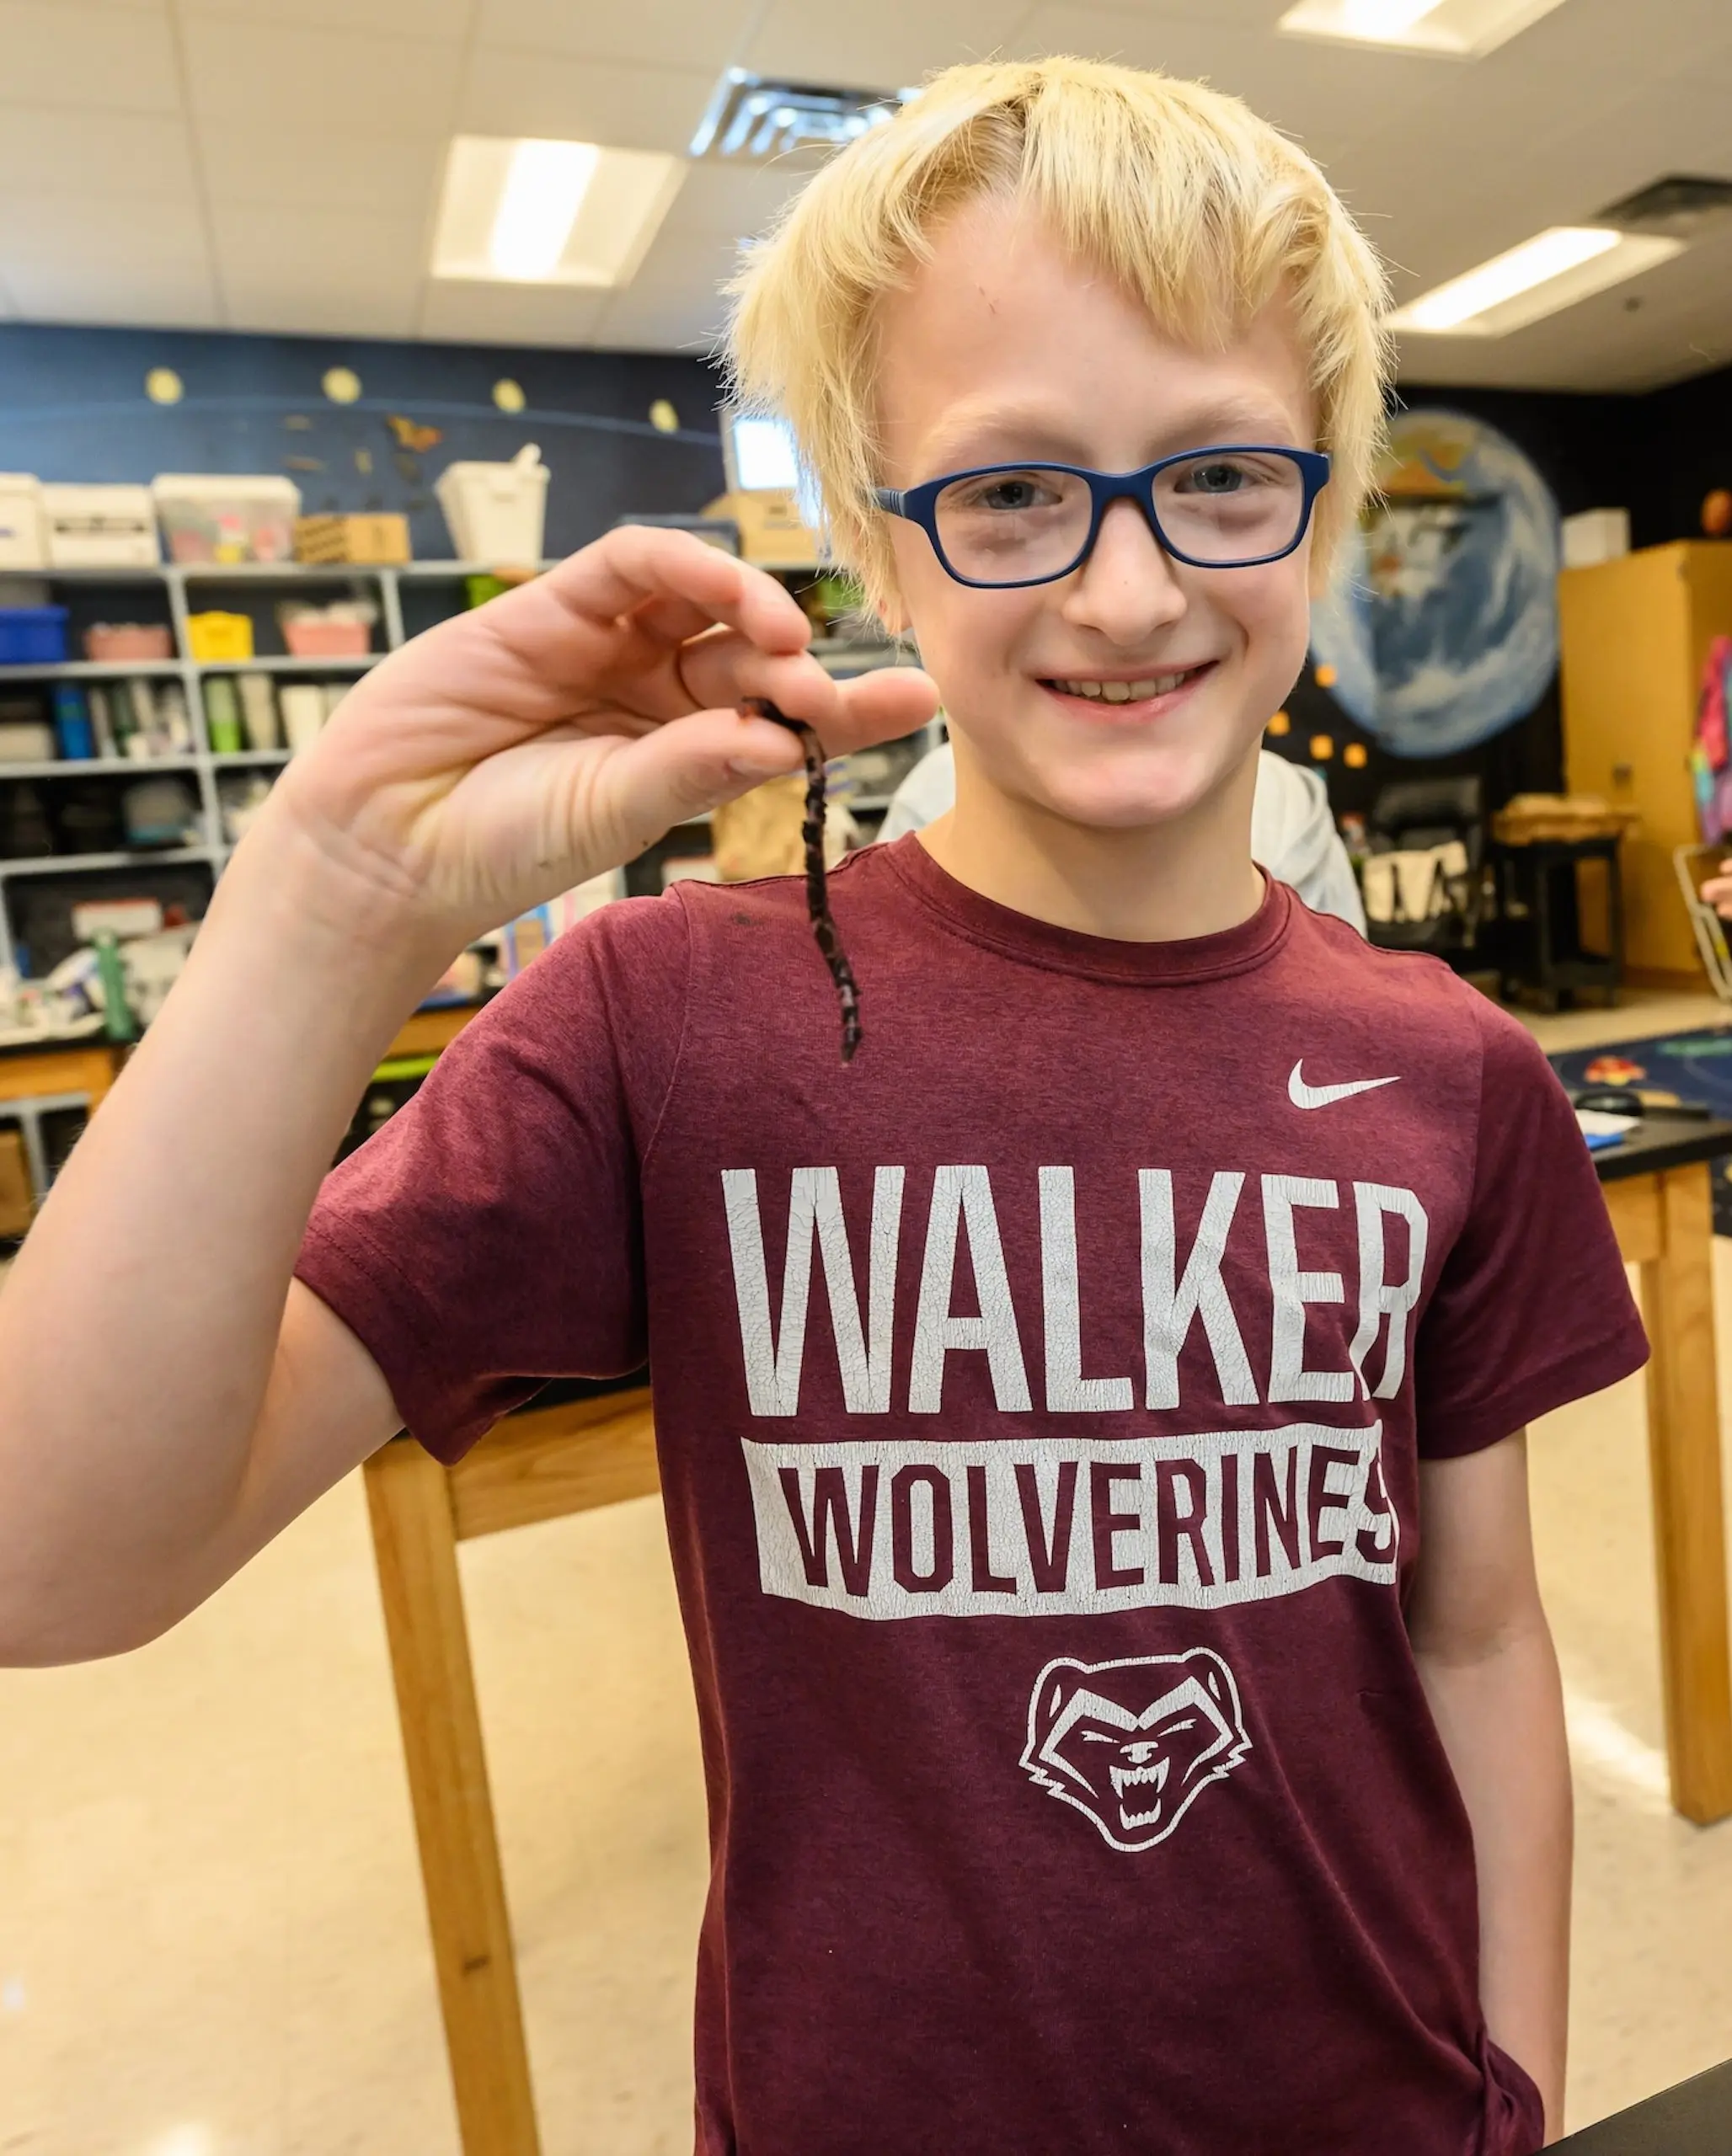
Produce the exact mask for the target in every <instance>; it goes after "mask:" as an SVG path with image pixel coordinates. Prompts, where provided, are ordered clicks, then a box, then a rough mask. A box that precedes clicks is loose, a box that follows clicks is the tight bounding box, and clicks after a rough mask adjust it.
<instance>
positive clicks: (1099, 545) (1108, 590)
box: [1064, 501, 1186, 644]
mask: <svg viewBox="0 0 1732 2156" xmlns="http://www.w3.org/2000/svg"><path fill="white" fill-rule="evenodd" d="M1185 605H1186V601H1185V595H1184V590H1183V589H1182V588H1181V586H1180V584H1179V580H1178V579H1177V578H1176V577H1175V576H1174V575H1173V564H1172V563H1171V562H1170V561H1169V560H1168V558H1167V555H1166V553H1165V552H1164V551H1163V548H1162V546H1161V542H1159V540H1157V538H1156V536H1155V535H1154V531H1153V528H1152V526H1151V525H1150V523H1149V520H1148V519H1147V516H1146V515H1144V514H1143V512H1142V510H1141V509H1140V508H1139V507H1138V506H1137V504H1136V503H1135V502H1132V501H1117V502H1115V503H1113V504H1112V505H1111V506H1110V507H1109V510H1107V513H1106V515H1104V517H1103V518H1102V519H1101V526H1100V530H1099V532H1098V533H1097V534H1096V536H1095V542H1094V551H1093V552H1092V553H1091V554H1090V555H1089V557H1088V560H1087V561H1086V562H1084V563H1083V566H1082V568H1081V569H1080V570H1079V571H1078V572H1077V575H1076V577H1075V579H1073V580H1072V583H1071V585H1070V589H1069V590H1067V591H1066V594H1065V601H1064V614H1065V618H1066V621H1068V622H1072V623H1074V624H1075V625H1076V626H1077V627H1079V628H1090V629H1095V630H1098V631H1099V632H1100V634H1101V635H1102V636H1104V637H1106V638H1109V640H1110V641H1111V642H1112V643H1120V644H1135V643H1146V642H1147V639H1148V637H1149V634H1150V632H1152V631H1153V630H1156V629H1163V628H1166V627H1168V626H1169V625H1170V624H1171V623H1173V622H1176V621H1178V620H1179V618H1180V616H1182V615H1183V614H1184V610H1185Z"/></svg>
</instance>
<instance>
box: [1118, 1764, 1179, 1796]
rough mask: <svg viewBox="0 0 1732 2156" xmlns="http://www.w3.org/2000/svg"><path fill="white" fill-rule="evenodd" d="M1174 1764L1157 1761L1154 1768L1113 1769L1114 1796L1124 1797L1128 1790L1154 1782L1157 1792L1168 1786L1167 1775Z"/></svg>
mask: <svg viewBox="0 0 1732 2156" xmlns="http://www.w3.org/2000/svg"><path fill="white" fill-rule="evenodd" d="M1172 1764H1173V1762H1172V1761H1171V1760H1170V1759H1157V1760H1156V1761H1155V1763H1154V1764H1153V1765H1152V1767H1115V1768H1114V1769H1112V1777H1113V1794H1114V1795H1115V1796H1120V1797H1122V1796H1124V1794H1125V1790H1127V1789H1136V1788H1139V1787H1141V1786H1143V1785H1146V1784H1147V1783H1150V1782H1152V1783H1153V1784H1154V1785H1155V1787H1156V1789H1157V1790H1162V1789H1164V1788H1165V1787H1166V1785H1167V1774H1168V1769H1169V1768H1170V1767H1171V1766H1172Z"/></svg>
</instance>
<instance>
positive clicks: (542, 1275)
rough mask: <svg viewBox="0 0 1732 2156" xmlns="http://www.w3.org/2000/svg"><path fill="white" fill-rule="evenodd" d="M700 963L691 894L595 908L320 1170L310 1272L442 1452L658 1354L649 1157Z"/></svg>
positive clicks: (314, 1285) (300, 1273) (403, 1408)
mask: <svg viewBox="0 0 1732 2156" xmlns="http://www.w3.org/2000/svg"><path fill="white" fill-rule="evenodd" d="M688 963H689V937H688V933H687V925H686V917H685V913H684V910H683V907H682V905H681V904H680V902H679V901H678V899H676V898H675V897H673V896H670V897H669V898H667V899H633V900H628V901H625V902H624V903H622V904H618V905H611V906H608V907H606V908H604V909H603V910H601V912H599V913H597V914H595V915H591V917H590V918H589V919H588V920H587V921H582V922H580V923H579V924H578V925H577V926H575V927H574V928H572V929H570V930H569V931H567V932H566V934H564V936H562V937H560V938H559V940H558V942H555V943H554V944H553V946H552V947H550V948H549V949H548V951H547V952H546V953H544V954H543V956H542V957H541V958H537V960H536V962H535V963H534V964H533V965H532V966H530V967H529V968H528V969H527V970H526V971H525V972H524V973H523V974H521V975H520V976H519V978H518V979H516V981H514V982H513V983H512V984H511V986H510V987H509V988H507V989H506V990H505V991H504V993H503V994H501V995H499V996H498V997H496V998H495V999H494V1001H493V1002H492V1003H490V1004H489V1006H488V1007H487V1009H486V1010H485V1011H483V1012H482V1013H481V1014H480V1015H479V1016H478V1017H476V1018H475V1019H473V1020H472V1021H471V1022H470V1023H469V1024H468V1026H467V1027H465V1028H464V1029H463V1031H462V1033H460V1034H459V1035H458V1036H457V1039H456V1040H455V1041H454V1042H453V1043H452V1045H451V1046H450V1047H449V1048H448V1049H446V1051H445V1053H444V1054H442V1055H441V1058H440V1059H439V1061H438V1063H437V1065H436V1066H435V1068H434V1070H433V1071H432V1072H431V1074H430V1076H429V1077H428V1079H427V1081H426V1082H425V1084H424V1085H423V1086H422V1087H421V1088H420V1091H419V1092H418V1093H417V1094H416V1095H415V1097H414V1099H413V1100H411V1101H410V1102H408V1104H407V1105H406V1106H404V1107H402V1108H400V1109H399V1110H398V1113H396V1114H395V1115H394V1116H393V1117H392V1118H391V1119H390V1121H389V1122H388V1123H386V1124H385V1125H384V1127H383V1128H382V1129H381V1130H380V1131H378V1132H377V1134H376V1135H375V1136H374V1137H372V1138H371V1139H368V1141H367V1143H366V1145H363V1146H361V1148H360V1149H359V1150H358V1151H356V1152H355V1153H354V1154H352V1155H350V1158H349V1159H348V1160H346V1161H344V1162H343V1163H342V1164H341V1165H340V1166H339V1167H337V1168H335V1169H334V1170H333V1171H332V1172H331V1173H330V1175H329V1176H328V1177H326V1178H325V1181H324V1183H323V1187H322V1188H321V1190H320V1192H319V1195H318V1202H317V1203H316V1204H315V1206H314V1208H313V1217H312V1219H311V1220H310V1221H309V1222H308V1224H307V1233H306V1237H305V1240H304V1241H303V1243H302V1249H301V1254H300V1257H298V1259H297V1262H296V1267H295V1271H296V1273H297V1277H298V1278H300V1279H302V1281H304V1282H305V1283H306V1284H307V1286H308V1287H309V1288H311V1289H313V1293H314V1294H316V1295H318V1297H319V1299H321V1300H322V1301H323V1302H325V1303H327V1304H329V1306H330V1307H331V1309H333V1310H334V1311H335V1312H336V1313H337V1315H339V1317H340V1318H341V1319H342V1320H343V1321H344V1323H345V1325H347V1326H349V1328H350V1331H353V1332H354V1333H355V1335H356V1336H357V1337H358V1338H359V1339H360V1340H361V1342H362V1344H363V1345H364V1346H365V1347H366V1349H367V1352H368V1353H370V1354H371V1355H372V1358H373V1359H374V1361H375V1362H376V1363H377V1364H378V1366H379V1368H380V1369H381V1371H382V1373H383V1374H384V1377H385V1380H386V1382H387V1383H388V1385H389V1386H390V1389H391V1396H392V1399H393V1401H394V1402H395V1403H396V1406H397V1411H398V1413H399V1414H400V1415H401V1416H402V1417H403V1419H404V1424H405V1426H406V1428H408V1429H409V1432H410V1433H411V1434H412V1435H413V1436H414V1437H415V1438H419V1439H420V1442H421V1443H422V1444H424V1445H425V1447H426V1448H427V1449H428V1450H429V1451H430V1452H431V1453H433V1454H435V1455H436V1457H437V1458H439V1459H441V1460H446V1461H451V1460H457V1458H459V1457H460V1456H461V1455H462V1454H463V1453H464V1452H465V1451H466V1450H467V1449H468V1447H469V1446H470V1445H472V1444H473V1443H474V1442H475V1440H476V1439H477V1438H479V1437H480V1436H482V1435H483V1434H484V1432H485V1431H486V1430H487V1429H488V1428H489V1426H490V1425H491V1424H492V1423H493V1422H494V1421H495V1420H497V1418H498V1417H500V1415H502V1414H504V1413H505V1412H506V1411H507V1410H508V1409H510V1408H512V1407H515V1406H518V1405H520V1404H521V1402H522V1401H525V1400H527V1399H528V1398H529V1397H530V1396H532V1394H533V1393H534V1392H535V1391H536V1390H537V1389H538V1387H539V1386H540V1385H542V1384H543V1382H544V1381H545V1380H547V1379H548V1378H553V1377H587V1378H605V1377H617V1376H621V1375H623V1374H625V1373H626V1372H628V1371H630V1370H633V1369H638V1368H639V1366H640V1365H641V1364H643V1362H644V1358H645V1355H646V1353H647V1338H646V1321H645V1314H644V1258H643V1225H642V1214H641V1207H640V1202H639V1189H640V1168H641V1164H642V1161H643V1159H644V1155H645V1154H646V1153H647V1151H648V1150H649V1148H650V1145H652V1144H653V1142H654V1139H655V1129H656V1127H657V1123H658V1122H659V1119H660V1114H661V1112H662V1109H663V1108H664V1107H665V1106H666V1101H667V1097H668V1095H669V1093H670V1091H671V1087H672V1085H673V1081H674V1077H675V1073H676V1067H677V1063H678V1057H679V1049H680V1039H681V1023H682V1014H683V1011H684V1008H685V1002H686V985H687V984H686V976H687V967H688Z"/></svg>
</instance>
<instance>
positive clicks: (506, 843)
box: [248, 526, 937, 942]
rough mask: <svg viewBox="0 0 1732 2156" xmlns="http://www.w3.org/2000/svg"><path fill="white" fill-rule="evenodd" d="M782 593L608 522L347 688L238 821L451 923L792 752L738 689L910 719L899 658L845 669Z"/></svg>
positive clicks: (708, 557) (820, 710)
mask: <svg viewBox="0 0 1732 2156" xmlns="http://www.w3.org/2000/svg"><path fill="white" fill-rule="evenodd" d="M810 633H811V632H810V625H809V624H808V622H807V620H806V617H805V615H804V614H803V613H802V611H800V609H799V606H797V605H796V603H795V602H794V599H793V598H792V597H791V596H790V595H789V594H788V592H787V591H786V590H783V587H782V586H781V585H780V584H778V583H777V582H776V581H775V580H774V579H773V578H772V577H770V576H768V575H767V574H765V573H764V572H763V571H762V570H761V569H756V568H751V567H749V566H748V565H747V564H746V563H742V562H739V561H736V560H735V559H734V558H732V557H731V556H730V555H726V554H724V553H721V552H719V551H718V550H717V549H716V548H714V547H706V546H705V545H703V542H701V541H699V540H698V539H696V538H694V537H692V535H691V534H689V533H687V532H680V531H662V530H655V529H651V528H649V527H646V526H622V527H620V528H619V529H618V530H617V531H612V532H609V533H608V534H607V536H606V537H605V538H602V539H600V540H597V541H596V542H595V543H594V544H593V545H592V546H589V547H585V548H584V549H583V550H582V551H581V552H579V553H576V554H574V555H573V556H572V557H571V558H569V560H568V561H565V562H563V563H560V565H559V567H558V568H555V569H553V570H551V571H549V572H548V574H546V575H545V576H543V577H539V578H537V579H536V580H535V581H534V582H533V583H531V584H524V585H522V586H521V587H520V588H519V589H517V590H513V591H510V592H507V593H505V595H503V596H502V597H500V598H498V599H495V600H492V601H491V602H490V603H489V605H488V606H484V607H481V608H478V610H477V611H475V612H473V613H472V614H468V615H465V616H459V617H458V618H457V619H455V620H453V621H450V622H442V623H441V625H440V626H439V627H436V628H435V629H432V630H430V631H429V632H427V633H426V634H425V635H424V636H420V637H418V638H415V639H414V642H413V643H410V644H409V645H407V646H405V647H404V648H403V649H402V650H400V651H398V652H394V653H393V654H392V655H391V656H390V657H389V658H388V659H386V660H384V661H383V662H382V664H380V665H379V666H377V668H375V669H374V670H373V671H372V673H371V674H369V675H367V676H366V679H365V680H363V681H361V683H360V684H359V685H358V686H356V687H355V689H354V690H352V691H350V694H349V695H348V696H345V698H344V700H343V702H342V704H341V706H340V707H339V709H338V711H337V712H336V713H335V715H334V717H333V718H332V720H331V722H330V723H329V726H327V728H325V730H324V732H323V734H322V735H321V736H320V738H319V739H318V743H317V744H315V745H314V747H313V749H311V750H308V751H307V752H306V753H305V754H303V755H301V756H298V757H297V759H296V760H295V761H294V763H293V764H292V765H291V766H290V767H289V769H288V770H287V771H286V772H285V773H284V775H283V777H282V778H281V780H280V781H279V782H278V784H277V786H276V787H275V790H274V792H273V794H272V798H271V800H270V804H269V807H268V809H267V811H266V814H265V815H264V816H262V817H261V818H260V819H259V823H258V825H257V826H255V830H256V832H257V834H258V836H257V839H256V841H255V840H254V837H253V836H252V835H249V841H248V844H249V846H255V845H256V846H257V847H259V848H262V847H264V846H267V845H269V844H270V843H271V842H272V837H273V835H275V840H276V841H278V842H281V841H282V840H283V838H284V837H285V836H286V835H288V834H290V833H292V835H294V836H295V837H296V838H297V840H298V841H301V843H302V845H303V846H304V845H306V844H310V845H311V846H313V848H314V849H315V851H316V854H317V856H318V857H319V858H320V859H321V861H322V862H324V863H326V864H328V865H329V870H330V873H331V876H332V879H333V886H334V891H335V892H336V893H338V894H340V903H341V904H343V905H354V904H361V905H366V903H368V901H369V899H372V900H374V901H376V902H377V904H378V905H380V906H381V907H382V908H383V909H385V910H398V909H400V908H404V907H407V908H408V909H409V911H410V912H411V913H412V914H414V915H415V916H416V917H417V919H418V921H419V924H420V926H421V927H422V928H423V929H424V930H425V929H431V930H432V931H433V932H434V933H435V935H436V936H437V935H439V934H440V933H441V931H442V930H444V929H445V928H446V927H448V928H449V930H450V931H451V936H452V938H453V939H454V941H455V942H462V941H463V940H466V939H467V938H468V937H470V936H472V935H474V934H477V933H479V932H481V931H484V929H486V928H489V927H492V926H496V925H497V924H498V923H499V922H500V921H504V920H507V919H509V918H511V916H512V915H515V914H517V913H520V912H521V911H523V910H526V909H527V908H528V907H530V906H532V905H537V904H539V903H540V902H541V901H542V900H543V899H547V898H548V897H551V896H552V895H553V894H555V893H556V892H559V891H562V890H565V889H569V888H570V887H571V886H572V885H573V884H574V883H580V882H581V881H582V880H583V879H584V878H586V877H589V876H592V875H596V874H597V873H600V872H601V871H602V870H604V869H607V868H611V867H617V866H618V865H619V864H620V863H621V862H626V861H628V860H631V859H633V858H634V857H636V856H637V855H638V854H639V853H641V852H642V851H644V848H645V847H646V846H650V845H652V844H653V843H654V842H655V840H656V839H658V838H659V837H660V836H661V835H662V834H663V833H664V832H665V831H666V830H668V829H669V828H670V827H671V825H675V824H676V823H679V822H681V821H682V820H683V819H687V818H689V817H691V816H693V815H696V814H700V813H702V812H703V810H706V809H711V808H714V806H715V805H716V804H717V803H719V802H721V801H725V800H729V799H731V798H733V797H734V796H735V795H737V794H740V793H743V792H746V790H747V789H748V788H750V787H753V786H756V785H757V784H759V783H760V782H762V780H764V779H766V778H768V777H772V776H777V775H778V774H781V773H784V772H788V771H794V770H795V769H797V768H798V766H799V760H800V752H799V744H798V742H797V741H796V740H795V739H794V737H793V736H792V735H791V734H789V733H788V731H787V730H786V729H785V728H782V727H779V726H777V725H775V724H773V723H771V722H770V721H768V720H766V719H762V718H752V717H741V716H740V712H739V711H738V709H737V707H738V705H739V703H740V700H741V699H742V698H743V697H746V696H762V697H767V698H768V699H770V700H771V701H772V702H774V703H775V704H776V705H777V706H778V707H779V708H780V709H781V710H782V711H783V712H786V713H787V714H788V717H789V718H799V719H803V720H805V722H806V723H808V724H809V725H810V726H811V727H812V728H814V729H815V731H816V733H817V734H818V735H819V737H820V739H821V740H822V742H823V744H824V746H825V748H826V750H827V751H828V752H829V753H830V754H831V755H841V754H843V753H845V752H847V750H851V749H856V748H861V747H864V746H865V745H867V744H869V743H872V742H874V741H881V740H886V739H892V738H894V737H895V736H896V735H899V734H906V733H909V732H911V731H912V729H913V728H916V727H917V726H920V725H922V724H924V723H925V722H926V721H927V719H928V718H931V716H932V714H933V711H934V710H935V709H936V707H937V691H936V690H935V689H934V687H933V684H932V682H931V681H930V680H928V679H927V676H926V675H924V674H922V673H920V672H919V671H917V670H915V669H913V668H901V667H899V668H894V669H884V670H878V671H875V672H872V673H868V674H864V675H859V676H858V677H857V678H855V679H854V680H850V681H845V682H839V681H836V680H832V679H831V676H830V675H828V674H826V671H825V670H824V669H823V668H822V667H821V665H820V664H819V663H818V661H817V660H816V659H815V658H813V657H812V655H811V654H810V652H809V651H808V649H807V648H806V647H807V644H808V643H809V641H810Z"/></svg>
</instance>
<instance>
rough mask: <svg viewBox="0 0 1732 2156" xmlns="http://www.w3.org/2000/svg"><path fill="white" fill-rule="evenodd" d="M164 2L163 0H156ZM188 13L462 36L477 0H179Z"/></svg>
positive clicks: (294, 26) (392, 33)
mask: <svg viewBox="0 0 1732 2156" xmlns="http://www.w3.org/2000/svg"><path fill="white" fill-rule="evenodd" d="M158 4H161V0H158ZM176 4H177V5H178V6H179V10H180V13H181V14H182V15H183V16H184V17H191V16H194V15H229V16H236V17H240V18H243V19H245V20H247V21H249V22H254V23H285V24H288V25H289V26H290V28H291V29H299V28H301V27H302V26H303V25H307V26H309V27H313V28H317V29H334V30H361V31H374V32H377V33H379V34H380V35H384V36H387V37H404V38H461V37H462V35H464V33H465V32H466V31H467V29H468V26H469V16H470V13H471V11H472V8H473V0H176Z"/></svg>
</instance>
